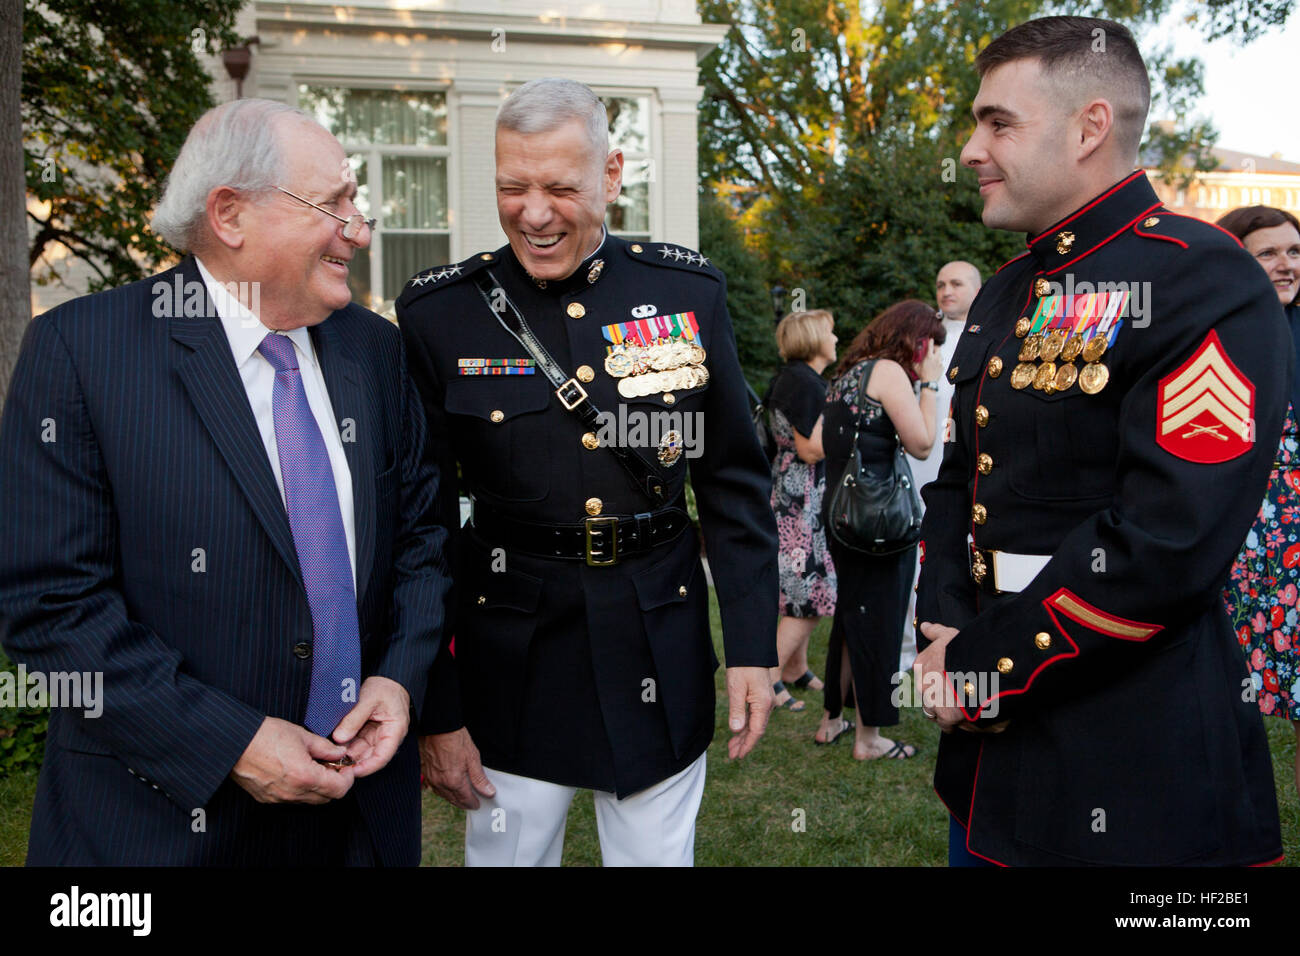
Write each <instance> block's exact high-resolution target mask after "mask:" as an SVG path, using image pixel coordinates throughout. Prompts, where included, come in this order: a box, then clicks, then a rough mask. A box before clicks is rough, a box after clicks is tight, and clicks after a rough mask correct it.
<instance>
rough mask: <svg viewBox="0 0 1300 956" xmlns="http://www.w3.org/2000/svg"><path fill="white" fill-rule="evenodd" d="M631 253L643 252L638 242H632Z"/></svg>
mask: <svg viewBox="0 0 1300 956" xmlns="http://www.w3.org/2000/svg"><path fill="white" fill-rule="evenodd" d="M632 251H633V252H644V251H645V250H644V249H642V248H641V243H639V242H634V243H632Z"/></svg>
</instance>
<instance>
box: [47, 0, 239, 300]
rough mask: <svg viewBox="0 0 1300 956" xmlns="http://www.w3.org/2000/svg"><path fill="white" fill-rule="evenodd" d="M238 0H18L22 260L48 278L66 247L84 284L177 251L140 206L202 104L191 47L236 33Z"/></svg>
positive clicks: (145, 268)
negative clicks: (26, 247)
mask: <svg viewBox="0 0 1300 956" xmlns="http://www.w3.org/2000/svg"><path fill="white" fill-rule="evenodd" d="M242 5H243V3H242V0H169V2H167V3H159V2H156V0H28V2H27V4H26V12H25V15H24V19H23V83H22V91H23V93H22V99H23V106H22V122H23V142H24V151H25V158H26V170H27V186H28V193H29V195H30V197H32V198H34V199H36V200H39V201H40V202H39V203H38V204H35V206H33V205H30V204H29V209H28V216H29V218H30V219H31V220H32V221H33V222H34V223H35V225H36V228H35V231H34V235H33V237H32V241H31V247H30V257H29V260H28V265H29V266H31V267H33V269H34V273H33V278H34V279H35V281H36V282H38V283H42V284H44V283H48V282H50V281H53V280H55V279H58V278H59V277H60V275H61V272H62V269H63V265H62V263H63V261H64V258H65V257H66V256H72V257H75V258H77V259H80V260H82V261H84V262H87V263H89V264H90V266H91V267H92V269H93V270H94V273H95V276H94V277H93V278H92V279H91V282H90V286H91V288H92V289H99V288H105V287H108V286H114V285H120V284H122V283H124V282H129V281H131V280H134V279H138V278H141V277H142V276H146V275H148V274H150V273H151V272H153V271H154V270H155V269H156V267H157V266H158V265H160V264H162V263H163V262H165V261H167V260H168V259H170V258H172V257H173V256H174V255H175V253H174V251H173V250H171V249H170V248H169V247H168V246H167V245H165V244H164V243H163V242H162V241H161V240H160V239H158V238H157V237H156V236H154V235H153V233H151V232H150V231H149V230H148V229H147V228H145V222H146V216H147V213H148V211H149V210H150V209H152V208H153V206H154V204H155V203H156V202H157V200H158V198H159V196H160V195H161V191H162V185H163V182H164V180H165V178H166V176H167V172H168V170H169V169H170V168H171V164H172V162H173V161H174V160H175V158H176V155H177V153H179V152H180V148H181V144H182V143H183V142H184V141H185V135H186V133H187V132H188V131H189V129H190V127H191V126H193V125H194V121H195V120H196V119H198V117H199V116H200V115H201V114H202V113H203V112H204V110H206V109H208V108H209V107H210V106H212V105H213V104H212V98H211V95H210V94H209V92H208V83H209V77H208V74H207V73H206V72H205V70H204V68H203V66H202V65H201V63H200V60H199V57H200V56H201V55H205V54H212V53H214V52H216V51H217V50H220V49H224V48H227V47H229V46H233V45H235V44H236V43H237V42H238V41H237V40H236V38H235V35H234V32H233V30H234V22H235V15H236V14H237V13H238V11H239V8H240V7H241V6H242Z"/></svg>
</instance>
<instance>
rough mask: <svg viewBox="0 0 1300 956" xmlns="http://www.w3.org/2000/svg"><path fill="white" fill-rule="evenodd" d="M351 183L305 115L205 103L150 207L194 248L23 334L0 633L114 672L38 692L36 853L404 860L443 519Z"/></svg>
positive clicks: (1, 460) (234, 860)
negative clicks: (66, 696) (81, 705)
mask: <svg viewBox="0 0 1300 956" xmlns="http://www.w3.org/2000/svg"><path fill="white" fill-rule="evenodd" d="M355 194H356V182H355V178H354V177H353V176H352V175H351V173H350V170H349V168H348V165H347V161H346V159H345V157H344V154H343V150H342V148H341V147H340V146H339V144H338V142H337V141H336V140H335V139H334V138H333V137H332V136H330V134H329V133H327V132H326V131H325V130H324V129H322V128H321V127H320V126H319V125H317V124H316V123H315V122H314V121H313V120H311V119H310V118H309V117H307V116H306V115H305V114H303V113H300V112H299V111H297V110H294V109H291V108H290V107H287V106H285V105H283V104H280V103H275V102H272V101H268V100H240V101H236V102H233V103H228V104H225V105H224V106H220V107H217V108H216V109H214V110H212V111H210V112H209V113H208V114H206V115H205V116H204V117H203V118H202V119H200V120H199V122H198V123H197V124H196V125H195V127H194V129H193V130H192V131H191V133H190V136H189V138H188V139H187V141H186V144H185V147H184V149H183V150H182V151H181V155H180V157H179V158H178V160H177V162H176V166H175V168H174V169H173V171H172V174H171V177H170V179H169V182H168V187H167V193H166V195H165V196H164V198H163V200H162V202H161V203H160V205H159V208H158V210H157V213H156V215H155V219H154V228H155V229H156V230H157V231H158V232H159V233H160V234H161V235H162V236H163V237H164V238H166V239H167V240H168V241H169V242H171V243H172V244H173V245H175V246H177V247H178V248H181V249H184V250H188V251H190V252H192V253H193V256H191V257H188V258H186V259H185V260H184V261H183V262H182V263H181V264H180V265H179V266H177V267H176V268H174V269H172V270H170V271H168V272H165V273H163V274H161V275H159V276H155V277H153V278H151V279H146V280H144V281H142V282H136V283H133V284H131V285H128V286H125V287H123V288H120V289H115V290H112V291H108V292H104V293H100V294H98V295H93V296H87V297H84V298H80V299H76V300H74V301H72V302H69V303H67V304H65V305H63V306H60V307H59V308H57V309H55V310H53V311H51V312H48V313H46V314H44V315H42V316H39V317H37V318H36V319H35V320H34V321H33V322H32V324H31V326H30V328H29V329H28V331H27V334H26V338H25V341H24V343H23V348H22V352H21V355H20V356H19V359H18V364H17V368H16V369H15V372H14V377H13V383H12V386H11V390H10V393H9V400H8V403H7V405H6V408H5V413H4V418H3V423H2V424H0V486H3V487H4V490H5V493H4V496H3V501H2V502H0V619H2V620H3V625H4V632H3V637H4V645H5V648H6V650H7V651H8V653H9V654H10V655H12V656H13V657H14V658H15V659H16V660H18V661H20V662H22V663H23V664H25V665H26V667H27V669H28V670H29V671H41V672H46V673H59V672H77V673H97V674H102V675H103V702H102V715H99V716H97V717H96V716H94V715H93V714H91V713H90V712H83V711H80V710H76V711H74V710H71V709H64V708H62V707H59V706H55V707H54V708H53V710H52V712H51V717H50V725H49V738H48V742H47V748H46V756H45V763H44V766H43V767H42V770H41V776H40V781H39V784H38V788H37V796H36V805H35V810H34V814H33V818H32V830H31V837H30V841H29V850H28V863H29V864H33V865H45V864H226V865H229V864H236V865H243V864H283V863H293V864H314V865H329V864H371V863H379V864H385V865H401V864H406V865H413V864H415V863H417V862H418V859H419V821H420V809H419V787H418V773H419V770H418V760H417V757H416V748H415V740H414V738H413V737H408V736H407V729H408V726H409V722H410V710H411V706H412V703H414V704H416V705H417V706H419V705H420V704H421V703H422V702H423V699H424V694H425V682H426V674H427V672H428V670H429V666H430V664H431V663H432V661H433V658H434V656H435V654H436V651H437V647H438V643H439V640H440V637H441V630H442V605H443V596H444V592H445V590H446V587H447V583H448V582H447V578H446V576H445V574H444V572H443V568H444V565H443V563H442V557H441V548H442V543H443V539H444V537H445V532H443V531H442V529H440V528H437V527H436V526H433V525H431V524H429V523H427V521H426V518H425V516H426V515H428V514H431V509H430V507H429V505H430V502H431V501H432V500H433V499H434V497H435V495H436V486H437V474H436V471H435V470H434V469H433V467H432V466H430V465H427V464H424V463H422V462H423V455H422V451H423V442H424V416H423V413H422V411H421V406H420V402H419V400H418V398H417V396H416V394H415V391H414V388H413V386H412V385H411V382H410V380H409V378H408V377H407V375H406V371H405V363H404V358H403V350H402V344H401V341H400V336H399V335H398V332H397V330H396V329H395V328H394V327H393V326H391V325H390V324H388V323H387V322H385V321H384V320H383V319H381V318H380V317H379V316H376V315H374V314H373V313H370V312H367V311H366V310H364V309H362V308H360V307H358V306H355V305H352V304H350V298H351V296H350V293H349V289H348V283H347V277H348V262H349V260H350V259H351V258H352V256H353V254H354V253H355V252H356V250H357V249H361V248H364V247H365V246H366V245H367V244H368V243H369V241H370V229H371V227H372V226H373V222H372V221H366V220H364V219H362V218H361V216H360V215H359V214H357V210H356V207H355V206H354V205H353V204H352V199H353V197H354V196H355ZM53 703H54V704H55V705H57V704H59V701H54V702H53ZM331 735H332V739H331Z"/></svg>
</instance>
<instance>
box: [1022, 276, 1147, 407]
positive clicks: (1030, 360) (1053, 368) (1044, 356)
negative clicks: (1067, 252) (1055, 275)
mask: <svg viewBox="0 0 1300 956" xmlns="http://www.w3.org/2000/svg"><path fill="white" fill-rule="evenodd" d="M1128 301H1129V293H1128V292H1126V291H1118V292H1096V293H1081V294H1078V295H1068V296H1067V295H1047V296H1043V297H1041V298H1040V299H1039V300H1038V304H1037V306H1036V308H1035V310H1034V314H1033V315H1032V316H1022V317H1021V318H1020V319H1019V320H1018V321H1017V322H1016V326H1015V334H1016V336H1017V337H1020V338H1022V339H1024V341H1023V342H1021V344H1020V352H1019V358H1020V364H1019V365H1017V366H1016V368H1015V370H1014V371H1013V372H1012V373H1011V387H1012V388H1014V389H1017V390H1020V389H1025V388H1028V387H1029V386H1030V385H1032V386H1033V387H1034V389H1035V390H1037V391H1041V392H1046V393H1047V394H1049V395H1050V394H1052V393H1054V392H1064V391H1067V390H1068V389H1070V388H1073V387H1074V385H1075V383H1076V382H1077V383H1078V385H1079V388H1080V390H1081V391H1083V392H1084V393H1085V394H1087V395H1096V394H1097V393H1098V392H1100V391H1101V390H1102V389H1103V388H1105V387H1106V383H1107V382H1108V381H1110V370H1109V369H1108V368H1107V367H1106V366H1105V365H1104V364H1102V362H1101V361H1100V359H1101V358H1102V356H1103V355H1105V354H1106V351H1107V350H1108V349H1109V348H1110V347H1111V346H1112V345H1113V344H1114V343H1115V337H1116V336H1117V335H1118V334H1119V330H1120V327H1121V326H1122V325H1123V324H1124V312H1125V309H1126V308H1127V306H1128ZM1080 358H1082V359H1083V361H1084V362H1085V363H1086V364H1085V365H1084V366H1083V368H1082V369H1080V368H1078V367H1077V366H1076V365H1075V364H1074V363H1075V362H1076V361H1077V360H1078V359H1080ZM1058 359H1059V360H1060V364H1059V365H1058V364H1057V360H1058ZM1035 362H1037V363H1038V364H1036V365H1035V364H1034V363H1035Z"/></svg>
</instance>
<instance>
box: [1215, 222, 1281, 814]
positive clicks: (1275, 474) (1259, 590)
mask: <svg viewBox="0 0 1300 956" xmlns="http://www.w3.org/2000/svg"><path fill="white" fill-rule="evenodd" d="M1218 225H1220V226H1222V227H1223V228H1224V229H1226V230H1228V232H1230V233H1232V234H1233V235H1234V236H1236V237H1237V238H1238V239H1240V240H1241V243H1242V245H1244V246H1245V247H1246V251H1247V252H1249V253H1250V254H1251V255H1253V256H1255V258H1256V260H1257V261H1258V262H1259V264H1260V265H1261V266H1263V267H1264V271H1265V272H1266V273H1268V277H1269V280H1270V281H1271V282H1272V283H1273V288H1275V289H1276V290H1277V297H1278V300H1279V301H1280V302H1281V303H1282V307H1283V309H1284V311H1285V312H1286V317H1287V322H1288V323H1289V324H1290V326H1291V337H1292V339H1293V341H1294V342H1295V343H1296V353H1297V375H1296V377H1295V378H1294V379H1293V380H1292V385H1291V408H1290V410H1289V411H1288V412H1287V416H1286V424H1285V425H1284V426H1283V429H1282V442H1281V444H1280V445H1279V446H1278V450H1277V459H1276V460H1275V461H1274V462H1273V471H1272V473H1271V474H1270V475H1269V479H1268V492H1267V493H1266V494H1265V496H1264V503H1263V505H1262V506H1261V507H1260V510H1259V515H1258V516H1257V517H1256V518H1255V524H1254V525H1253V526H1252V527H1251V529H1250V533H1249V534H1247V535H1246V542H1245V544H1244V546H1243V547H1242V549H1241V554H1239V555H1238V556H1237V560H1236V563H1234V564H1233V566H1232V573H1231V575H1230V577H1229V578H1228V587H1227V589H1226V590H1225V591H1224V593H1223V598H1224V603H1226V604H1227V606H1228V615H1229V616H1230V617H1231V618H1232V624H1233V627H1235V628H1236V631H1237V640H1239V641H1240V642H1241V647H1242V650H1243V651H1244V652H1245V654H1246V666H1247V667H1248V669H1249V671H1250V680H1251V686H1252V689H1253V692H1254V694H1255V699H1256V700H1257V701H1258V702H1259V709H1260V711H1261V712H1262V713H1264V714H1268V715H1271V716H1276V717H1283V718H1286V719H1288V720H1290V721H1291V725H1292V727H1294V728H1295V732H1296V744H1297V747H1296V751H1297V752H1296V765H1295V780H1296V789H1297V790H1298V791H1300V650H1298V649H1297V647H1296V643H1297V641H1298V640H1300V627H1298V625H1300V619H1298V618H1300V599H1298V598H1300V444H1298V440H1300V435H1298V434H1297V426H1296V418H1297V410H1298V409H1300V305H1298V304H1297V296H1298V295H1300V222H1298V221H1297V220H1296V217H1295V216H1293V215H1291V213H1289V212H1286V211H1285V210H1282V209H1274V208H1272V207H1269V206H1244V207H1242V208H1240V209H1234V210H1232V212H1230V213H1228V214H1227V215H1226V216H1224V217H1223V218H1222V219H1220V220H1219V222H1218ZM1261 437H1262V436H1261Z"/></svg>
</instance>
